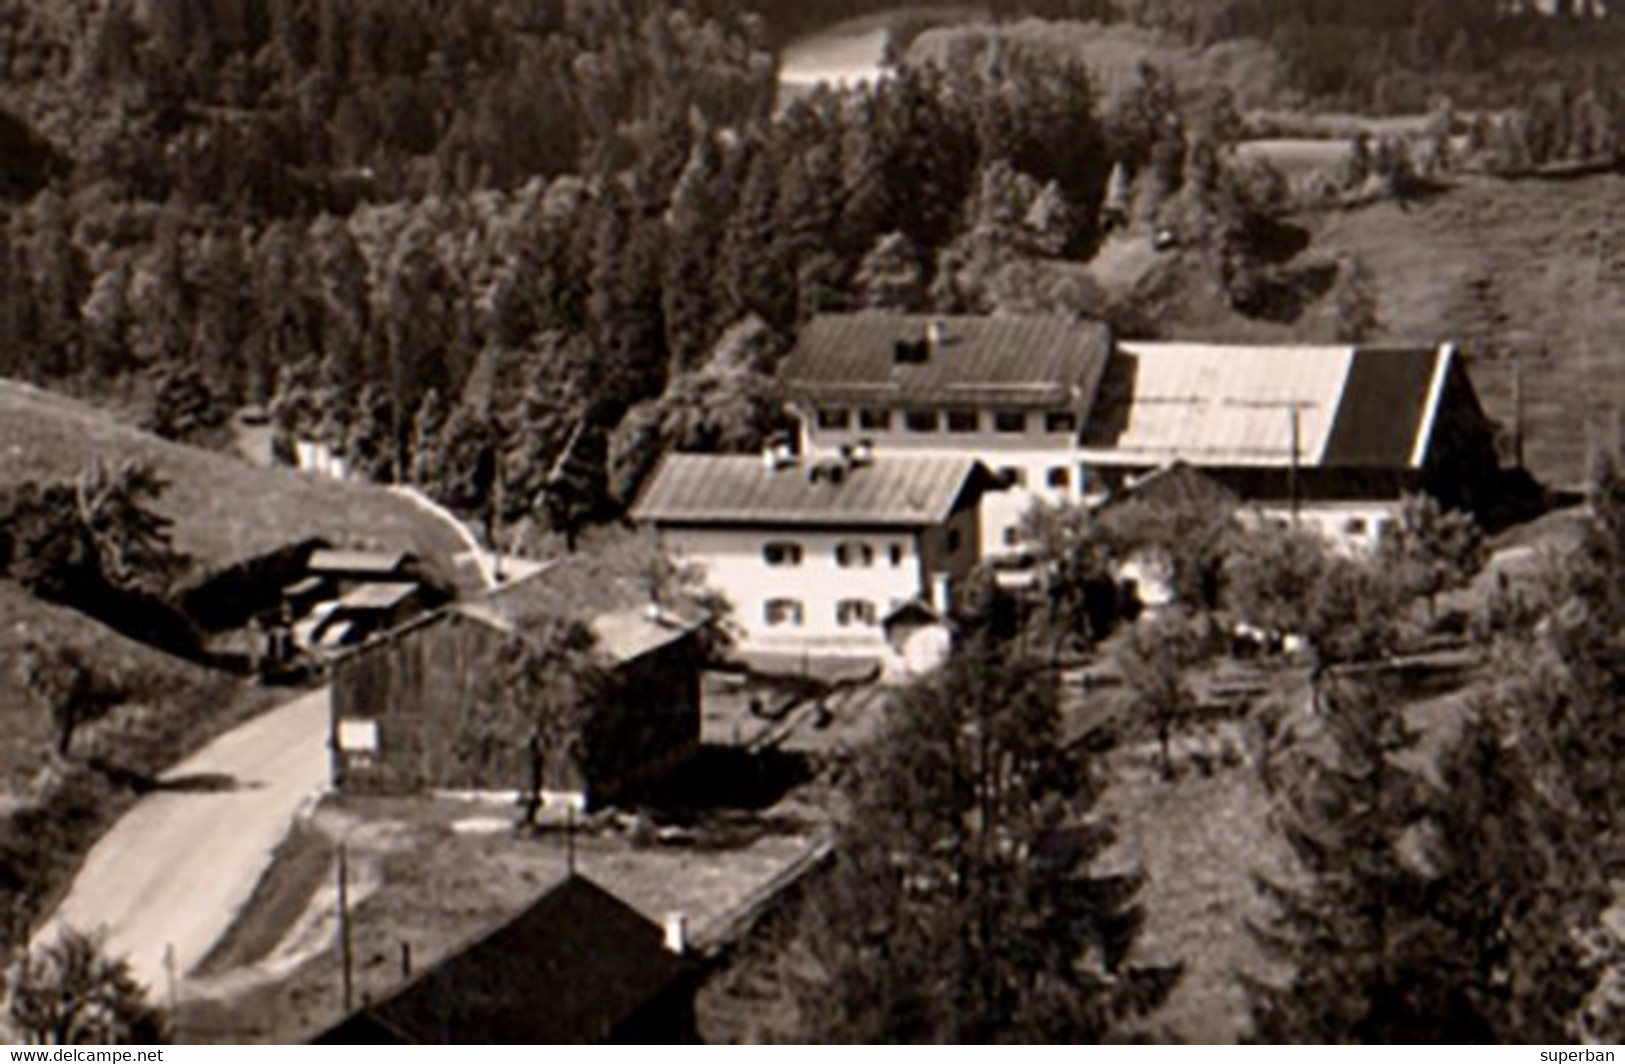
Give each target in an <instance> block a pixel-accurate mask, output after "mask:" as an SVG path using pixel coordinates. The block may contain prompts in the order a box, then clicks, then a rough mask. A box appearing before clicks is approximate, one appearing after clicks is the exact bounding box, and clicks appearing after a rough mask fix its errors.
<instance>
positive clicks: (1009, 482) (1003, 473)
mask: <svg viewBox="0 0 1625 1064" xmlns="http://www.w3.org/2000/svg"><path fill="white" fill-rule="evenodd" d="M999 479H1000V480H1002V481H1004V486H1005V487H1007V488H1025V487H1026V486H1027V471H1026V470H1025V469H1023V468H1021V467H1020V466H1013V465H1007V466H1004V467H1002V468H1001V469H1000V470H999Z"/></svg>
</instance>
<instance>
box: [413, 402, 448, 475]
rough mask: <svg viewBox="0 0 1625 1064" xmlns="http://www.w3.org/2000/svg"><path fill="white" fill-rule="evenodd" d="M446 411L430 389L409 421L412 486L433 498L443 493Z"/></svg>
mask: <svg viewBox="0 0 1625 1064" xmlns="http://www.w3.org/2000/svg"><path fill="white" fill-rule="evenodd" d="M445 436H446V410H445V404H444V403H443V402H442V401H441V399H440V392H439V391H438V390H437V389H434V388H430V389H429V390H428V391H427V392H424V393H423V401H422V402H420V403H419V404H418V409H417V414H416V416H414V417H413V419H412V444H411V465H410V467H409V468H410V476H411V481H412V483H413V484H416V485H417V486H418V487H420V488H422V489H423V490H424V492H425V493H427V494H428V495H430V496H433V497H436V498H438V497H440V496H442V495H443V494H444V493H445V490H446V485H445V480H444V478H445V465H446V455H445V446H446V443H445Z"/></svg>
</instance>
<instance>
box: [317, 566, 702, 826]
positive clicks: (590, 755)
mask: <svg viewBox="0 0 1625 1064" xmlns="http://www.w3.org/2000/svg"><path fill="white" fill-rule="evenodd" d="M647 603H648V596H647V594H645V593H642V592H641V591H640V589H638V588H636V587H631V586H627V584H626V583H625V582H623V581H621V580H619V579H618V578H617V577H616V576H614V575H613V574H609V573H606V572H603V571H601V567H600V566H598V565H597V564H596V563H595V562H594V561H593V560H592V559H590V558H587V557H585V556H577V557H572V558H569V559H565V560H562V561H559V562H556V563H554V564H553V565H552V566H550V567H547V568H544V569H543V570H541V571H540V572H538V573H536V574H535V575H533V576H530V577H527V578H525V579H523V580H518V581H515V582H513V583H512V584H508V585H506V586H504V587H502V588H499V589H497V590H495V591H493V592H491V593H489V594H487V595H485V596H483V597H481V598H477V599H473V600H468V601H464V602H459V603H456V604H454V605H451V606H448V607H446V608H444V609H442V610H440V611H438V612H436V613H433V614H430V615H429V616H427V617H425V618H423V619H421V620H419V621H418V622H416V623H413V624H409V625H407V626H405V627H404V628H402V629H400V630H398V631H396V632H394V633H392V634H391V635H389V636H387V637H385V638H381V639H378V640H375V641H373V642H372V643H370V644H368V645H367V646H365V647H363V648H361V649H359V650H357V651H356V652H354V653H352V654H350V655H347V656H345V657H342V658H340V659H339V660H338V661H336V662H335V664H334V666H333V696H332V703H333V718H332V740H331V747H332V757H333V780H334V785H335V786H336V787H337V788H339V789H340V790H344V791H348V792H352V793H363V794H394V795H403V794H413V793H434V792H482V793H495V792H505V793H511V794H517V793H523V792H528V791H529V790H531V789H532V788H536V787H537V785H538V784H539V788H537V789H539V790H540V792H541V797H542V799H543V801H544V802H547V803H562V802H567V803H570V804H573V805H576V806H577V807H580V808H589V807H598V806H602V805H604V804H606V803H608V802H612V801H615V800H617V799H619V798H621V797H623V796H625V795H627V794H628V793H631V792H635V791H636V790H637V789H639V788H641V787H643V786H646V785H648V784H651V783H653V782H655V781H656V780H658V779H659V778H660V777H662V776H664V775H665V774H666V773H667V772H669V771H670V770H671V769H672V768H674V767H676V766H677V765H678V764H680V763H681V762H683V761H684V760H686V759H687V758H688V757H689V756H691V755H692V754H693V752H694V751H695V750H696V749H697V748H698V746H699V737H700V666H701V659H702V656H703V654H702V648H701V646H700V640H699V638H698V637H697V634H696V632H695V630H694V629H693V627H692V626H690V625H688V624H686V623H684V622H682V621H681V620H678V619H677V618H674V617H671V616H670V615H668V614H664V613H661V612H659V611H657V610H653V609H651V608H650V607H649V606H648V604H647ZM569 618H576V619H582V620H584V621H585V623H586V624H587V626H588V627H589V628H590V629H591V631H592V634H593V637H594V640H593V646H592V648H591V653H592V654H593V655H594V656H595V657H596V658H597V659H598V660H599V663H600V665H601V667H602V669H603V672H604V675H605V676H606V677H607V679H608V681H609V682H608V683H607V684H605V685H604V688H603V690H602V691H599V692H597V693H596V694H595V696H594V704H592V705H590V706H582V707H581V713H580V714H579V720H580V722H581V723H580V725H579V731H580V734H579V735H578V736H574V737H572V741H570V742H568V743H555V744H551V745H550V748H549V749H548V750H546V751H542V750H541V749H539V747H538V744H537V742H536V741H535V740H534V735H535V731H534V728H533V727H532V726H529V725H526V724H525V723H523V722H520V721H515V722H513V723H511V724H494V723H493V720H494V719H495V718H494V717H493V715H492V714H490V713H488V712H484V711H483V709H484V707H485V706H487V705H488V704H489V702H490V699H491V695H492V692H491V689H490V684H491V677H492V667H493V664H494V663H495V661H496V660H497V658H498V656H499V655H502V654H503V653H504V652H505V651H509V650H512V649H513V646H514V644H515V642H516V641H523V640H525V639H527V638H529V637H530V636H531V635H532V634H534V633H535V632H537V631H540V630H541V629H543V628H544V627H546V626H548V625H549V624H551V623H553V622H556V621H558V620H563V619H569ZM493 727H500V728H504V729H511V731H512V734H506V733H503V734H496V735H493V734H492V729H493Z"/></svg>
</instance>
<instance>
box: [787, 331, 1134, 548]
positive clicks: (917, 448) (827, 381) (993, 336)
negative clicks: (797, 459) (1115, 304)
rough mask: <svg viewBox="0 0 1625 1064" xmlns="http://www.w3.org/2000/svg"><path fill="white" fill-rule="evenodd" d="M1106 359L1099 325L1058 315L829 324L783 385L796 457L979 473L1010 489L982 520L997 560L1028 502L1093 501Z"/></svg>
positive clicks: (805, 341)
mask: <svg viewBox="0 0 1625 1064" xmlns="http://www.w3.org/2000/svg"><path fill="white" fill-rule="evenodd" d="M1110 349H1111V337H1110V334H1109V332H1108V330H1107V329H1106V327H1105V326H1104V325H1101V324H1098V323H1095V322H1086V321H1080V320H1077V319H1075V318H1069V317H1063V316H1059V315H1055V316H1031V317H1008V318H979V317H964V316H959V317H930V316H925V315H908V314H893V313H883V312H873V311H871V312H865V313H858V314H827V315H820V316H819V317H816V318H814V319H813V320H812V321H810V322H809V323H808V324H807V325H806V327H805V328H804V329H803V331H802V334H801V336H800V338H799V340H798V342H797V345H796V348H795V350H794V351H793V352H792V353H791V355H790V357H789V359H788V360H787V361H786V363H785V366H784V369H783V371H782V373H781V380H782V382H783V384H784V387H785V391H786V393H787V395H788V396H789V398H790V402H791V404H792V406H793V408H794V410H795V412H796V415H797V418H798V420H799V422H800V426H801V432H800V436H801V438H800V450H801V453H802V454H803V455H807V456H809V457H811V458H815V459H816V458H821V457H823V458H827V457H831V456H839V455H841V454H843V453H847V454H851V453H861V452H871V451H872V452H873V453H875V454H882V455H917V456H921V457H936V458H962V457H973V458H976V459H978V460H980V461H981V462H982V463H983V464H985V465H986V466H987V467H988V469H989V470H991V471H992V472H993V473H994V474H995V475H996V476H997V477H999V478H1000V480H1001V482H1002V483H1003V484H1004V485H1005V486H1006V488H1007V490H1005V491H1003V492H1001V493H999V494H997V495H992V496H989V497H988V498H987V500H986V502H985V503H984V505H983V508H982V514H981V538H982V543H983V546H984V548H985V550H986V551H987V552H989V553H999V552H1002V551H1006V550H1009V549H1012V548H1014V547H1015V546H1017V545H1018V539H1017V535H1016V526H1017V525H1018V523H1019V522H1020V520H1021V517H1022V515H1023V514H1025V513H1026V511H1027V510H1028V509H1029V508H1030V507H1031V506H1032V504H1033V502H1034V501H1035V500H1039V499H1043V500H1047V501H1050V502H1077V501H1080V500H1082V499H1084V498H1085V497H1086V496H1087V495H1088V494H1089V493H1090V491H1091V490H1092V485H1091V480H1090V475H1089V470H1088V467H1087V466H1086V465H1085V464H1084V463H1083V461H1082V458H1083V456H1082V453H1081V451H1080V448H1079V434H1080V430H1081V428H1082V426H1083V423H1084V420H1085V418H1086V417H1087V415H1088V412H1089V410H1090V408H1091V406H1092V405H1093V402H1094V396H1095V392H1096V389H1097V388H1098V386H1099V383H1100V380H1101V377H1102V375H1103V373H1104V370H1105V366H1106V360H1107V356H1108V353H1109V351H1110Z"/></svg>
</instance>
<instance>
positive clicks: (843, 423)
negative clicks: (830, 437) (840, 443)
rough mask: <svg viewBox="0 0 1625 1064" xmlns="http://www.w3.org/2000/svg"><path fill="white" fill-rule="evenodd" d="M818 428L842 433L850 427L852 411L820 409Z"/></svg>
mask: <svg viewBox="0 0 1625 1064" xmlns="http://www.w3.org/2000/svg"><path fill="white" fill-rule="evenodd" d="M818 427H819V428H821V429H831V430H833V431H837V432H839V431H842V430H844V429H848V428H851V427H852V411H850V410H843V409H841V408H840V407H830V406H826V407H821V408H820V409H819V411H818Z"/></svg>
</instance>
